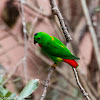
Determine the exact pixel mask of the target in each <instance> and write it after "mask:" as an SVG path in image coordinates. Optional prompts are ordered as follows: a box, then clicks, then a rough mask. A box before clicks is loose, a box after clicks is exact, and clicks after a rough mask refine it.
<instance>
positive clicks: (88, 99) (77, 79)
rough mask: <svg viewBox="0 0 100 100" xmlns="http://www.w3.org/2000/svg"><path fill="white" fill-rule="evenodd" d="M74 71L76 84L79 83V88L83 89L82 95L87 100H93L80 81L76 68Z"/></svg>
mask: <svg viewBox="0 0 100 100" xmlns="http://www.w3.org/2000/svg"><path fill="white" fill-rule="evenodd" d="M72 69H73V72H74V75H75V79H76V82H77V84H78V86H79V88H80V89H81V92H82V94H83V95H84V96H85V97H86V98H87V100H91V99H90V97H89V96H88V93H86V92H85V89H84V88H83V87H82V85H81V83H80V81H79V78H78V74H77V71H76V69H75V68H72Z"/></svg>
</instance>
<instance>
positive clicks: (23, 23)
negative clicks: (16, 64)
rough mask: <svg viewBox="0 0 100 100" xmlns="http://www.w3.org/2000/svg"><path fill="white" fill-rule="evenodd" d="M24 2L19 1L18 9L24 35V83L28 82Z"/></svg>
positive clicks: (22, 0) (23, 0)
mask: <svg viewBox="0 0 100 100" xmlns="http://www.w3.org/2000/svg"><path fill="white" fill-rule="evenodd" d="M25 2H26V0H20V7H21V18H22V25H23V33H24V44H25V45H24V62H23V65H24V72H25V79H26V83H27V81H28V77H27V59H26V58H27V30H26V22H25V15H24V7H23V4H24V3H25Z"/></svg>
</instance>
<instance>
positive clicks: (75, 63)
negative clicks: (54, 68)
mask: <svg viewBox="0 0 100 100" xmlns="http://www.w3.org/2000/svg"><path fill="white" fill-rule="evenodd" d="M63 61H64V62H66V63H68V64H69V65H71V66H72V67H74V68H77V67H78V63H77V62H76V61H75V60H72V59H63Z"/></svg>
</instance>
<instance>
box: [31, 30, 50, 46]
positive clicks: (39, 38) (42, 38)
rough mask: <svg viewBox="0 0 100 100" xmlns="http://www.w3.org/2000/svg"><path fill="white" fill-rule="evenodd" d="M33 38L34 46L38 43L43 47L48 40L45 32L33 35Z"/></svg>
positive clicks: (48, 37)
mask: <svg viewBox="0 0 100 100" xmlns="http://www.w3.org/2000/svg"><path fill="white" fill-rule="evenodd" d="M33 38H34V44H36V43H38V44H41V45H42V46H43V45H46V44H47V42H48V40H49V39H50V36H49V35H48V34H47V33H45V32H38V33H35V34H34V36H33Z"/></svg>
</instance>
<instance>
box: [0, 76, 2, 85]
mask: <svg viewBox="0 0 100 100" xmlns="http://www.w3.org/2000/svg"><path fill="white" fill-rule="evenodd" d="M2 82H3V75H0V84H2Z"/></svg>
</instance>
